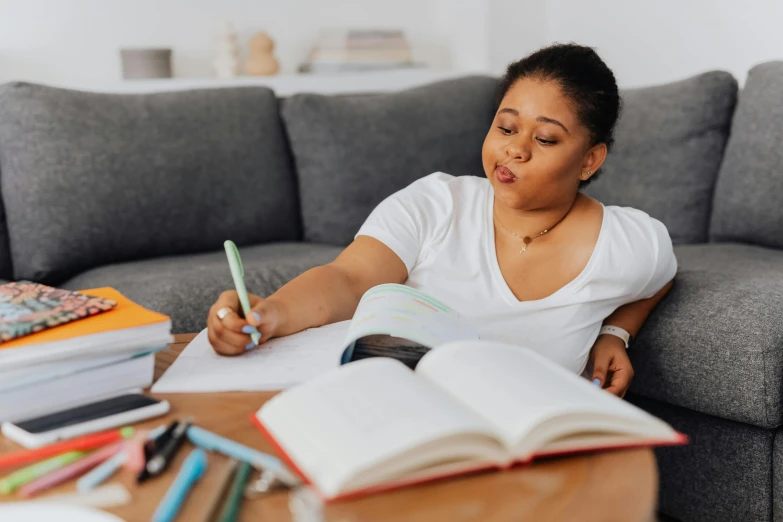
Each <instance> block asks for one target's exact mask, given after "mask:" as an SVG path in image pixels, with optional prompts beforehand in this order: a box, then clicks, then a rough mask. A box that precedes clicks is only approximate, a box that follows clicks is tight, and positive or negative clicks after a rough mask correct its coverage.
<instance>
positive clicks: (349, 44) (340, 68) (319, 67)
mask: <svg viewBox="0 0 783 522" xmlns="http://www.w3.org/2000/svg"><path fill="white" fill-rule="evenodd" d="M412 65H414V64H413V59H412V56H411V49H410V45H409V44H408V40H407V38H405V33H404V32H403V31H401V30H395V29H348V30H332V29H329V30H325V31H323V32H322V33H321V36H320V37H319V39H318V41H317V43H316V44H315V46H314V47H313V49H312V51H310V54H309V56H308V58H307V60H306V61H305V63H303V64H302V65H301V66H300V67H299V71H300V72H309V73H320V72H326V73H331V72H347V71H368V70H379V69H399V68H402V67H411V66H412Z"/></svg>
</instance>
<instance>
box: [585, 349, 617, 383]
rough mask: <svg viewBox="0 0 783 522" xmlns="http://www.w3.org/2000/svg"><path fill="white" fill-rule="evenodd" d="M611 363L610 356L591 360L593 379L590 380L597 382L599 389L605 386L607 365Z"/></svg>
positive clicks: (599, 356)
mask: <svg viewBox="0 0 783 522" xmlns="http://www.w3.org/2000/svg"><path fill="white" fill-rule="evenodd" d="M611 362H612V357H611V355H609V356H607V355H596V357H595V358H594V359H593V377H592V378H591V379H590V380H592V381H595V380H596V379H598V380H599V382H600V385H599V388H603V387H604V385H605V384H606V372H607V371H609V364H610V363H611Z"/></svg>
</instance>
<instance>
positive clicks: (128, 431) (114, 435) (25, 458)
mask: <svg viewBox="0 0 783 522" xmlns="http://www.w3.org/2000/svg"><path fill="white" fill-rule="evenodd" d="M133 432H134V430H133V428H130V427H126V428H122V429H119V430H112V431H104V432H101V433H94V434H92V435H85V436H83V437H78V438H76V439H71V440H66V441H63V442H57V443H55V444H50V445H49V446H44V447H43V448H36V449H33V450H21V451H15V452H13V453H6V454H5V455H0V469H2V468H7V467H12V466H19V465H22V464H28V463H30V462H36V461H38V460H43V459H45V458H47V457H53V456H55V455H60V454H61V453H65V452H66V451H76V450H89V449H93V448H98V447H100V446H105V445H106V444H111V443H112V442H117V441H119V440H122V439H124V438H128V437H130V436H131V435H133Z"/></svg>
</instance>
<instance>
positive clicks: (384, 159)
mask: <svg viewBox="0 0 783 522" xmlns="http://www.w3.org/2000/svg"><path fill="white" fill-rule="evenodd" d="M496 89H497V79H495V78H489V77H484V76H474V77H466V78H459V79H455V80H448V81H443V82H437V83H433V84H431V85H427V86H424V87H418V88H415V89H410V90H407V91H402V92H396V93H391V94H376V95H353V96H324V95H316V94H298V95H294V96H291V97H290V98H288V99H286V100H284V102H283V107H282V116H283V120H284V122H285V126H286V129H287V131H288V136H289V140H290V142H291V149H292V151H293V154H294V159H295V161H296V170H297V175H298V178H299V193H300V201H301V205H302V220H303V227H304V237H305V239H306V240H309V241H316V242H323V243H330V244H335V245H345V244H348V243H350V242H351V240H352V239H353V236H354V234H356V232H357V231H358V230H359V227H360V226H361V224H362V223H363V222H364V220H365V219H366V218H367V216H368V215H369V214H370V212H371V211H372V209H373V208H375V206H376V205H377V204H378V203H380V202H381V201H382V200H383V199H384V198H385V197H387V196H389V195H390V194H392V193H394V192H396V191H397V190H400V189H402V188H404V187H406V186H407V185H409V184H410V183H412V182H413V181H415V180H417V179H418V178H421V177H423V176H426V175H427V174H431V173H432V172H435V171H438V170H442V171H444V172H447V173H449V174H453V175H466V174H473V175H477V176H483V175H484V169H483V167H482V163H481V146H482V143H483V142H484V138H485V136H486V134H487V131H488V130H489V127H490V124H491V122H492V119H493V117H494V112H495V105H494V104H495V92H496Z"/></svg>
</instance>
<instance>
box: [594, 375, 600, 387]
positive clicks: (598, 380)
mask: <svg viewBox="0 0 783 522" xmlns="http://www.w3.org/2000/svg"><path fill="white" fill-rule="evenodd" d="M593 384H595V385H596V386H601V379H599V378H597V377H596V378H595V379H593Z"/></svg>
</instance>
